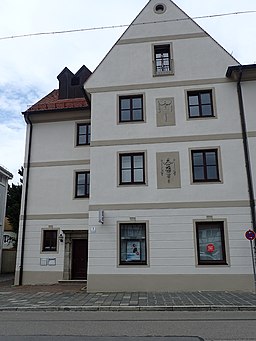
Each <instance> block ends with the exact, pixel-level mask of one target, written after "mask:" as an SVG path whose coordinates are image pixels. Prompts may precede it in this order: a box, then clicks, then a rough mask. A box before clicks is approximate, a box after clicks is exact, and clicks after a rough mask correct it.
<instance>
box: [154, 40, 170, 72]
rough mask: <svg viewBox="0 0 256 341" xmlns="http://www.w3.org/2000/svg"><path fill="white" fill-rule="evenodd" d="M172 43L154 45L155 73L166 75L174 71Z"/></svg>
mask: <svg viewBox="0 0 256 341" xmlns="http://www.w3.org/2000/svg"><path fill="white" fill-rule="evenodd" d="M172 69H173V67H172V60H171V53H170V45H155V46H154V74H155V75H165V74H170V73H173V70H172Z"/></svg>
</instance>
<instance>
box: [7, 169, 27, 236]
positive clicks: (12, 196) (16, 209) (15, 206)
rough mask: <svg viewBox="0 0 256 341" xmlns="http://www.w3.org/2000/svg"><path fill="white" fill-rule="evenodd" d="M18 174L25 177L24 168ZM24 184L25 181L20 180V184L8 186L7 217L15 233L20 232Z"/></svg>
mask: <svg viewBox="0 0 256 341" xmlns="http://www.w3.org/2000/svg"><path fill="white" fill-rule="evenodd" d="M18 174H19V175H21V177H23V167H21V169H19V170H18ZM22 183H23V179H22V178H20V184H17V185H15V184H12V185H11V186H10V185H8V192H7V204H6V217H7V218H8V220H9V223H10V224H11V226H12V228H13V230H14V232H18V230H19V220H20V206H21V193H22Z"/></svg>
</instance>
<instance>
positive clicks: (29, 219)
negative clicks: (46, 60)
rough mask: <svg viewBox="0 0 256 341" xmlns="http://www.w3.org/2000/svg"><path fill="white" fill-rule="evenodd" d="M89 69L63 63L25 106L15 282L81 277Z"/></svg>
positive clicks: (84, 260)
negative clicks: (48, 86) (54, 82)
mask: <svg viewBox="0 0 256 341" xmlns="http://www.w3.org/2000/svg"><path fill="white" fill-rule="evenodd" d="M90 74H91V72H90V71H89V70H88V69H87V68H86V67H85V66H82V67H81V68H80V70H78V72H77V73H75V74H73V73H72V72H71V71H70V70H69V69H68V68H65V69H64V70H63V71H62V72H61V73H60V74H59V75H58V77H57V78H58V80H59V88H58V89H56V90H53V91H52V92H51V93H50V94H49V95H47V96H46V97H44V98H43V99H42V100H40V101H39V102H38V103H36V104H35V105H33V106H32V107H31V108H29V109H28V110H27V111H26V112H25V113H24V117H25V120H26V122H27V141H26V152H25V174H24V186H23V189H24V190H23V193H22V207H21V220H20V228H19V242H18V250H17V261H16V276H15V283H16V284H38V283H56V282H58V280H71V279H73V280H75V279H82V280H86V276H87V273H86V269H87V244H88V201H89V200H88V197H89V178H90V159H89V155H90V154H89V143H90V107H89V103H88V100H86V99H85V97H84V93H83V91H82V90H81V89H82V84H83V83H84V82H85V80H86V79H87V78H88V76H89V75H90Z"/></svg>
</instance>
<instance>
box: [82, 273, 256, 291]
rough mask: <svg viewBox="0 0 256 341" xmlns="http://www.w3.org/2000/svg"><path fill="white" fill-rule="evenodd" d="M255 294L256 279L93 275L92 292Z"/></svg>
mask: <svg viewBox="0 0 256 341" xmlns="http://www.w3.org/2000/svg"><path fill="white" fill-rule="evenodd" d="M237 290H239V291H253V290H254V280H253V275H89V276H88V282H87V291H88V292H124V291H128V292H136V291H144V292H150V291H151V292H157V291H158V292H173V291H237Z"/></svg>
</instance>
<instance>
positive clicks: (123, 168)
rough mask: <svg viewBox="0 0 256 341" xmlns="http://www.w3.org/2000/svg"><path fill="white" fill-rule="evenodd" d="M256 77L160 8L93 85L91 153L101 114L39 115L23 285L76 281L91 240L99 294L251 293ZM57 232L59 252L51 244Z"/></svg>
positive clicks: (189, 23) (164, 3)
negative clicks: (77, 251)
mask: <svg viewBox="0 0 256 341" xmlns="http://www.w3.org/2000/svg"><path fill="white" fill-rule="evenodd" d="M254 79H255V66H254V65H251V66H246V67H245V66H242V65H240V64H239V62H238V61H236V60H235V59H234V58H233V57H232V56H231V55H230V54H228V53H227V51H225V50H224V49H223V48H222V47H221V46H220V45H219V44H218V43H217V42H216V41H215V40H214V39H213V38H211V37H210V36H209V35H208V34H207V33H206V32H205V31H204V30H203V29H202V28H200V27H199V26H198V25H197V24H196V23H195V22H194V21H193V20H192V19H191V18H189V17H188V16H187V15H186V14H185V13H184V12H183V11H182V10H181V9H180V8H178V7H177V6H176V5H175V4H174V3H173V2H172V1H170V0H161V1H158V0H150V1H149V2H148V4H147V5H146V6H145V8H144V9H143V10H142V11H141V12H140V14H139V15H138V16H137V17H136V19H135V20H134V22H133V23H132V24H131V25H130V27H129V28H128V29H127V30H126V32H125V33H124V34H123V35H122V37H121V38H120V39H119V40H118V41H117V43H116V44H115V45H114V46H113V48H112V49H111V50H110V52H109V53H108V54H107V56H106V57H105V58H104V60H103V61H102V63H100V65H99V66H98V67H97V69H96V70H95V71H94V73H93V74H92V75H91V76H90V77H89V78H88V79H87V80H86V81H85V84H84V89H85V94H86V98H90V102H91V127H92V136H91V139H90V147H88V146H87V147H85V146H82V147H81V146H77V145H76V144H77V139H79V138H81V141H85V140H86V139H87V136H88V130H87V129H89V128H85V125H86V124H87V123H89V121H87V116H86V115H87V114H86V113H87V112H88V120H89V107H88V108H86V107H84V108H81V109H83V110H81V116H79V117H77V116H75V117H72V115H70V114H69V116H68V117H69V118H67V116H65V117H66V119H65V120H64V118H63V117H62V116H58V117H59V119H58V120H57V118H55V117H56V116H55V115H53V114H52V111H51V112H49V115H48V116H47V115H42V117H43V118H41V115H40V116H38V117H40V119H37V118H36V117H37V115H34V121H33V125H34V128H33V129H34V130H33V137H32V143H31V161H30V173H31V174H30V175H29V180H28V195H27V213H26V214H25V215H24V216H26V223H24V219H23V226H26V234H25V237H24V240H25V243H24V245H25V249H24V250H25V251H24V252H23V254H24V257H23V262H20V264H23V267H24V268H23V270H22V273H23V279H24V282H25V283H38V282H41V281H46V278H47V279H48V281H49V282H56V281H57V280H60V279H72V278H73V277H72V269H73V267H75V264H76V261H75V259H76V256H75V255H73V254H72V252H73V251H72V248H74V247H75V246H73V244H72V243H73V239H77V240H82V239H85V240H88V242H87V244H86V245H82V246H81V248H82V249H83V250H85V249H86V248H87V246H88V253H87V255H88V263H87V268H86V272H87V274H88V275H87V286H88V291H91V292H93V291H138V290H139V291H174V290H252V289H253V286H254V283H253V272H252V259H251V254H250V248H249V243H248V241H247V240H246V239H245V237H244V233H245V231H246V230H247V229H249V228H250V229H253V228H254V229H255V198H254V193H255V166H256V156H255V152H253V151H255V147H256V122H255V116H254V109H253V107H254V98H253V93H254V91H255V81H254ZM239 90H240V91H239ZM87 104H89V103H88V102H87ZM32 110H33V109H32ZM75 112H76V111H75ZM79 112H80V111H79ZM52 115H53V117H52ZM30 116H31V117H33V115H30ZM46 117H47V121H44V120H45V119H46ZM30 120H31V118H30ZM42 120H43V121H42ZM80 120H81V121H80ZM243 121H245V122H246V123H247V125H246V124H243ZM80 129H81V130H80ZM33 139H34V140H33ZM72 139H73V140H72ZM74 141H75V142H74ZM72 143H73V144H72ZM27 144H28V145H29V143H27ZM71 146H72V148H71ZM89 148H90V151H89ZM27 155H28V153H27ZM26 162H27V163H28V161H26ZM89 170H90V180H89V177H87V176H88V174H89V173H88V172H89ZM72 173H73V177H72V176H70V174H72ZM38 179H40V181H38ZM72 179H73V180H72ZM89 182H90V185H89ZM30 184H31V186H30ZM87 185H89V187H90V193H89V198H84V197H83V195H84V194H85V192H86V190H85V188H86V186H87ZM53 189H54V191H53ZM49 193H51V195H49ZM80 193H82V197H81V196H80ZM77 196H78V198H77ZM23 201H24V202H26V199H25V198H24V199H23ZM59 212H61V213H59ZM21 230H22V229H21ZM52 230H55V231H57V232H56V238H57V237H58V238H59V239H58V241H57V242H56V243H55V245H56V247H55V249H54V250H52V252H53V254H51V252H50V251H51V250H50V249H48V250H44V249H43V248H44V244H41V247H40V242H39V241H41V243H44V242H43V241H44V238H43V237H42V234H43V233H44V232H43V231H52ZM74 231H76V232H74ZM49 233H50V232H49ZM72 233H74V235H72ZM80 233H82V235H80ZM60 236H62V237H63V242H62V241H61V238H60ZM21 238H22V237H21V236H20V240H21ZM56 238H55V239H56ZM50 239H51V238H50V237H49V240H50ZM55 239H54V240H55ZM33 243H34V244H33ZM49 243H50V242H49ZM78 243H80V242H78ZM32 244H33V247H32ZM40 250H41V251H40ZM86 250H87V249H86ZM20 254H22V252H21V251H20ZM32 255H33V257H32ZM20 259H21V260H22V257H21V258H20ZM53 259H55V260H53ZM68 264H69V265H68ZM18 273H19V270H18V268H17V274H18ZM48 274H49V275H48ZM49 276H50V277H51V278H50V277H49Z"/></svg>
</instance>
